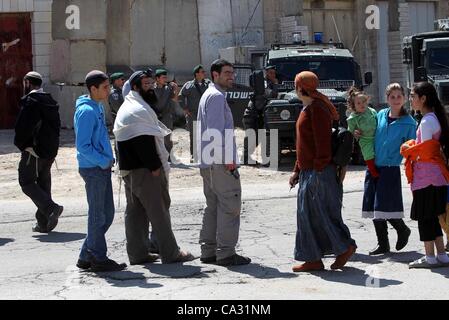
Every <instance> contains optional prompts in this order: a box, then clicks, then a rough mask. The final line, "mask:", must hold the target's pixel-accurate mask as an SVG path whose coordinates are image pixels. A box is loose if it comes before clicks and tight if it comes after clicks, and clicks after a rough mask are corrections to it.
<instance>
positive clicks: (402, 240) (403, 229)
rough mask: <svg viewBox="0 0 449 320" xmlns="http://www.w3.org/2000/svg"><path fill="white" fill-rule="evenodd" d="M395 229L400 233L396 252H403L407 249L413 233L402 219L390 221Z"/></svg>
mask: <svg viewBox="0 0 449 320" xmlns="http://www.w3.org/2000/svg"><path fill="white" fill-rule="evenodd" d="M388 222H390V223H391V225H392V226H393V228H394V229H395V230H396V231H397V232H398V242H397V243H396V250H397V251H401V250H402V249H404V248H405V246H406V245H407V243H408V239H409V238H410V234H411V233H412V231H411V230H410V229H409V227H407V225H406V224H405V223H404V220H402V219H391V220H388Z"/></svg>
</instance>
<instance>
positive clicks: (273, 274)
mask: <svg viewBox="0 0 449 320" xmlns="http://www.w3.org/2000/svg"><path fill="white" fill-rule="evenodd" d="M227 269H228V270H229V271H232V272H236V273H242V274H247V275H249V276H252V277H254V278H257V279H291V278H296V277H298V276H297V275H296V274H294V273H291V272H281V271H279V270H278V269H276V268H271V267H267V266H264V265H261V264H258V263H251V264H249V265H247V266H238V267H237V266H233V267H228V268H227Z"/></svg>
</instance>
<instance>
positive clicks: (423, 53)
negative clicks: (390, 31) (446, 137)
mask: <svg viewBox="0 0 449 320" xmlns="http://www.w3.org/2000/svg"><path fill="white" fill-rule="evenodd" d="M448 23H449V21H448ZM403 55H404V58H403V62H404V64H406V65H407V87H408V88H409V89H410V88H411V87H412V86H413V84H414V83H415V82H420V81H428V82H430V83H432V84H433V85H434V86H435V88H436V89H437V92H438V97H439V98H440V100H441V102H442V103H443V105H444V106H446V110H447V109H448V108H449V31H435V32H427V33H421V34H415V35H413V36H410V37H405V38H404V42H403Z"/></svg>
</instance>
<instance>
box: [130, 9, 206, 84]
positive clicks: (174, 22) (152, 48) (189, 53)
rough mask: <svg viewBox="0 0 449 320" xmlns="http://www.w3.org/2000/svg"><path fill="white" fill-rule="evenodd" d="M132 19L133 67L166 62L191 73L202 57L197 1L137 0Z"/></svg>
mask: <svg viewBox="0 0 449 320" xmlns="http://www.w3.org/2000/svg"><path fill="white" fill-rule="evenodd" d="M130 21H131V27H130V30H131V32H130V34H131V35H130V64H131V65H132V66H139V65H152V66H161V65H166V66H167V67H168V68H169V69H170V70H171V71H173V72H176V73H177V74H186V73H188V74H189V76H191V73H192V68H193V66H194V65H196V64H198V63H200V59H201V57H200V50H199V42H198V21H197V6H196V1H195V0H168V1H164V0H136V1H133V2H132V7H131V17H130Z"/></svg>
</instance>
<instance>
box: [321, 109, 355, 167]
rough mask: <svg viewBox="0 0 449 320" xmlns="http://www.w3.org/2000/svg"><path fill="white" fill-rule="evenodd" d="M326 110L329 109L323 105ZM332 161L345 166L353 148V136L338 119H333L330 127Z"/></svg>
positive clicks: (349, 159)
mask: <svg viewBox="0 0 449 320" xmlns="http://www.w3.org/2000/svg"><path fill="white" fill-rule="evenodd" d="M319 106H320V107H321V108H322V109H325V110H326V111H327V112H329V114H330V111H329V110H328V109H327V108H325V107H323V106H322V105H321V104H319ZM331 138H332V141H331V144H332V162H333V163H334V164H335V165H337V166H339V167H346V166H347V165H348V164H349V162H350V161H351V157H352V153H353V150H354V136H353V134H352V133H351V132H350V131H349V130H348V129H346V128H345V127H342V126H340V125H339V123H338V121H335V123H334V125H333V128H332V137H331Z"/></svg>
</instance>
